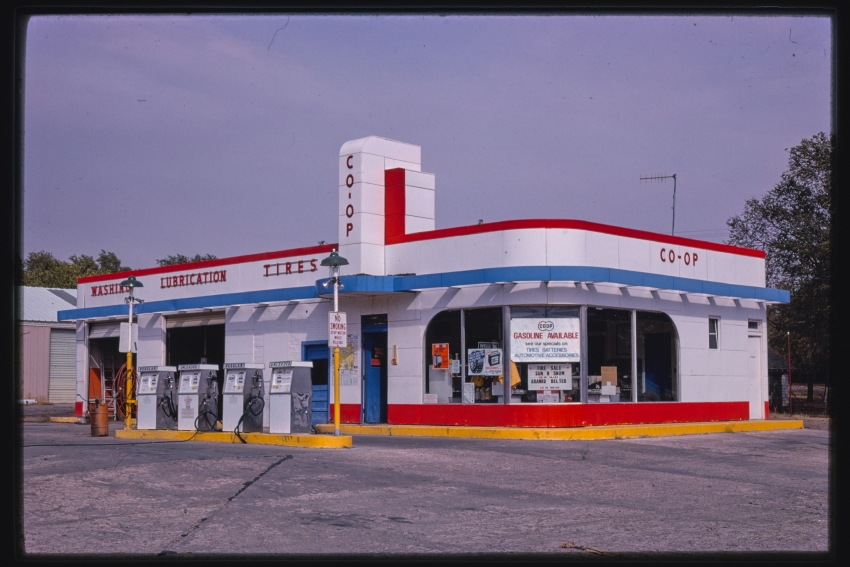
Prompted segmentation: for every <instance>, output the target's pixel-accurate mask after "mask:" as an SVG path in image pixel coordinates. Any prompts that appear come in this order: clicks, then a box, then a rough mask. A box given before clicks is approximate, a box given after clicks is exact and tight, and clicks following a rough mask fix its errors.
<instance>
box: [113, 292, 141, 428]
mask: <svg viewBox="0 0 850 567" xmlns="http://www.w3.org/2000/svg"><path fill="white" fill-rule="evenodd" d="M119 285H121V286H122V287H126V288H129V289H130V295H129V297H127V298H125V299H124V303H127V304H128V305H129V306H130V315H129V318H128V321H129V325H127V333H128V334H129V335H130V336H129V337H127V339H128V340H127V366H126V370H125V376H127V380H126V381H125V382H124V391H125V392H126V399H125V401H126V404H125V405H126V411H125V413H124V429H130V414H131V413H132V407H133V404H135V403H136V400H134V399H133V303H139V304H142V303H144V302H145V301H144V300H143V299H138V298H135V297H133V289H134V288H137V287H145V286H144V285H142V282H140V281H139V280H137V279H136V278H135V276H130V277H129V278H127V279H126V280H124V281H123V282H121V283H120V284H119Z"/></svg>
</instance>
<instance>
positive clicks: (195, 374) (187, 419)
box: [177, 364, 218, 431]
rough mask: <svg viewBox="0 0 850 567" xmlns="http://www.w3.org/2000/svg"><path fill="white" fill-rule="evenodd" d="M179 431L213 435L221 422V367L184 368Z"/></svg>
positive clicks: (181, 369) (193, 365)
mask: <svg viewBox="0 0 850 567" xmlns="http://www.w3.org/2000/svg"><path fill="white" fill-rule="evenodd" d="M177 368H178V370H180V390H179V391H178V394H177V406H178V408H177V409H178V412H179V413H178V418H177V429H179V430H181V431H192V430H197V431H214V430H215V425H216V422H217V421H218V382H216V380H215V379H216V377H217V376H218V366H217V365H215V364H181V365H180V366H178V367H177Z"/></svg>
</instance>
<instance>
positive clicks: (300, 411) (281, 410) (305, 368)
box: [269, 360, 313, 433]
mask: <svg viewBox="0 0 850 567" xmlns="http://www.w3.org/2000/svg"><path fill="white" fill-rule="evenodd" d="M269 367H270V368H271V369H272V383H271V388H270V389H269V433H310V431H311V429H312V419H313V410H312V407H311V404H312V399H311V398H312V394H313V382H312V381H311V380H310V369H311V368H313V363H312V362H304V361H300V360H297V361H283V362H272V363H271V364H269Z"/></svg>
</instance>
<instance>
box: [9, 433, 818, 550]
mask: <svg viewBox="0 0 850 567" xmlns="http://www.w3.org/2000/svg"><path fill="white" fill-rule="evenodd" d="M119 427H123V424H121V423H114V422H112V423H111V429H112V430H113V431H114V429H116V428H119ZM22 442H23V445H24V449H23V451H22V452H23V476H22V478H23V481H22V482H23V486H22V491H21V500H22V503H23V529H24V541H23V543H24V547H25V551H26V553H27V554H36V555H37V554H85V555H92V554H94V555H100V554H142V555H145V556H176V557H182V556H193V555H203V554H215V555H220V554H226V555H232V554H235V555H246V554H260V555H267V554H296V555H304V554H306V555H309V556H317V555H319V554H340V553H342V554H359V553H367V554H409V553H413V554H420V553H424V554H434V553H436V554H445V553H451V554H457V553H460V554H463V553H474V554H490V553H496V554H505V553H518V554H523V555H525V554H530V553H544V554H554V553H570V554H579V556H580V557H591V556H593V557H605V556H606V555H611V554H615V555H616V554H625V555H631V554H634V553H671V552H686V553H694V552H695V553H709V554H714V553H717V552H748V551H759V552H780V553H781V554H785V555H782V556H787V552H789V551H801V552H824V551H827V550H828V548H829V516H828V504H829V500H828V492H827V488H828V464H829V432H828V431H825V430H809V429H802V430H785V431H771V432H758V433H755V432H754V433H721V434H709V435H689V436H682V437H667V438H644V439H620V440H600V441H590V442H585V441H582V442H573V441H529V440H522V441H518V440H482V439H446V438H421V437H417V438H402V437H373V436H357V437H355V439H354V447H353V448H351V449H302V448H291V447H273V446H261V445H231V444H218V443H199V442H192V441H189V442H149V441H145V442H138V441H136V442H132V441H122V440H117V439H115V438H114V437H112V436H110V437H91V435H90V427H89V426H86V425H79V424H73V423H50V422H47V423H39V422H25V423H23V424H22ZM564 545H566V547H564ZM579 556H577V557H579Z"/></svg>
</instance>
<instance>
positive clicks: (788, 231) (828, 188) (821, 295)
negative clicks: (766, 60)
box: [727, 132, 835, 401]
mask: <svg viewBox="0 0 850 567" xmlns="http://www.w3.org/2000/svg"><path fill="white" fill-rule="evenodd" d="M834 146H835V137H834V136H833V135H830V136H827V135H826V134H824V133H823V132H821V133H819V134H816V135H815V136H813V137H812V138H811V139H806V140H803V141H802V142H801V143H800V145H799V146H796V147H794V148H791V152H790V155H789V159H788V171H786V172H785V173H783V174H782V180H781V181H780V182H779V183H778V184H777V185H776V186H775V187H774V188H773V189H772V190H771V191H770V192H768V193H767V194H766V195H765V196H764V197H762V198H761V199H760V200H759V199H750V200H748V201H747V202H746V204H745V205H744V212H743V213H741V215H739V216H735V217H732V218H731V219H729V220H728V221H727V224H728V225H729V228H730V231H729V243H730V244H735V245H738V246H746V247H748V248H758V249H761V250H764V252H765V268H766V274H767V285H768V286H769V287H775V288H780V289H787V290H789V291H790V292H791V303H790V304H788V305H778V306H773V307H771V308H770V309H769V310H768V314H767V321H768V343H769V345H770V347H771V348H772V349H773V350H774V351H776V352H783V353H784V352H786V350H787V340H788V338H787V337H788V335H787V334H786V333H789V332H790V336H791V357H792V360H793V364H794V366H796V367H797V368H798V370H797V375H798V376H799V375H802V377H803V378H804V379H805V380H806V381H807V382H808V385H809V389H808V400H809V401H811V400H812V393H813V385H814V381H815V380H816V379H823V380H824V381H825V382H826V385H827V388H828V387H829V317H830V313H831V306H830V297H829V278H830V251H831V240H830V221H831V218H832V163H833V148H834Z"/></svg>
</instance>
